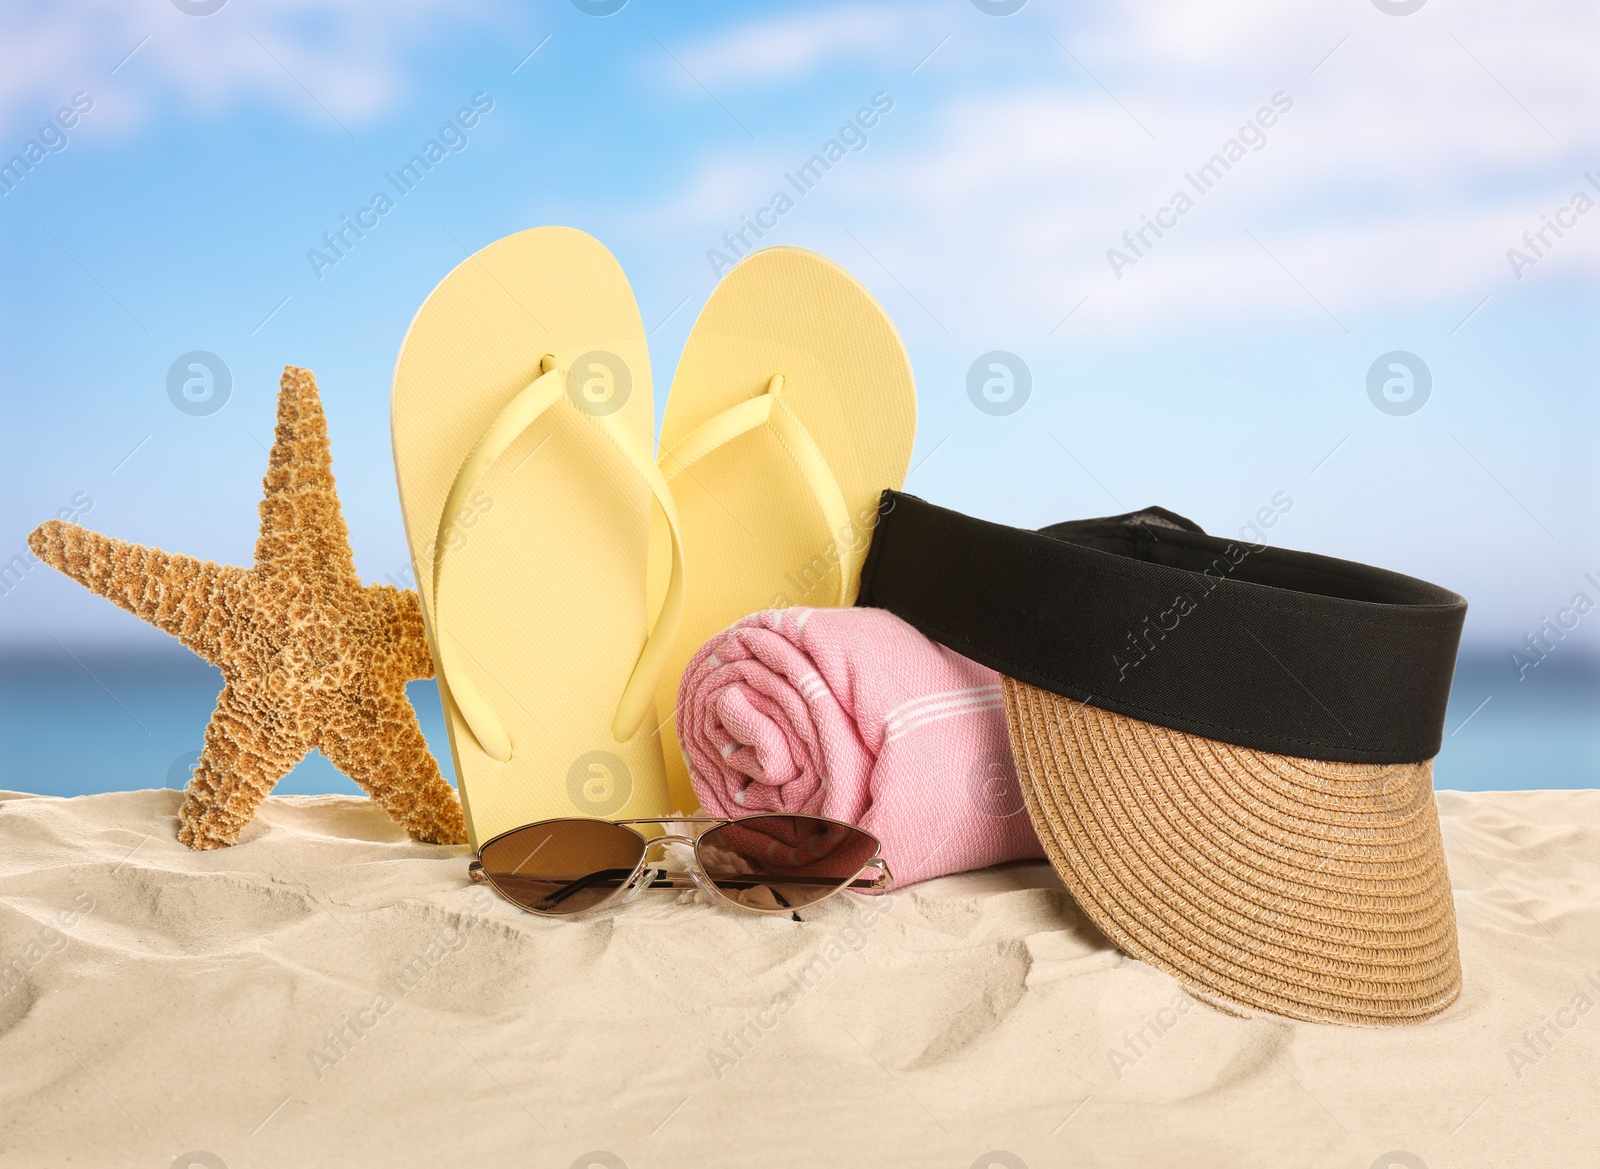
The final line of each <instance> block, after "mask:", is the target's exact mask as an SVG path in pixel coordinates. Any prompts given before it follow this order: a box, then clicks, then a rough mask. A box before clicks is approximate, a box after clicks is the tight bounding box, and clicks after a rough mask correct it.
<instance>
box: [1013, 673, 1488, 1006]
mask: <svg viewBox="0 0 1600 1169" xmlns="http://www.w3.org/2000/svg"><path fill="white" fill-rule="evenodd" d="M1003 688H1004V693H1005V698H1006V715H1007V719H1008V721H1009V724H1010V731H1011V749H1012V753H1013V755H1014V756H1015V757H1016V764H1017V774H1018V778H1019V779H1020V780H1021V781H1022V784H1021V786H1022V792H1023V797H1024V799H1025V801H1026V803H1027V807H1028V813H1029V815H1030V816H1031V817H1032V818H1033V823H1034V827H1035V828H1036V829H1037V830H1038V833H1039V837H1040V839H1041V840H1042V841H1043V842H1044V847H1045V852H1046V854H1047V855H1048V856H1049V857H1050V860H1051V862H1052V863H1053V864H1054V865H1055V867H1056V870H1057V871H1058V872H1059V873H1060V874H1061V878H1062V880H1063V881H1064V882H1065V883H1066V885H1067V888H1068V890H1069V891H1070V892H1071V893H1072V895H1073V897H1074V898H1076V900H1077V901H1078V903H1079V905H1080V906H1081V907H1082V908H1083V910H1084V912H1085V913H1086V914H1088V916H1089V917H1090V918H1091V919H1092V920H1093V921H1094V922H1095V924H1096V925H1098V926H1099V927H1100V929H1101V930H1103V931H1104V932H1105V934H1106V936H1107V937H1109V938H1110V939H1111V940H1112V941H1114V942H1115V943H1116V944H1117V945H1118V946H1120V947H1121V948H1122V949H1123V950H1125V951H1126V952H1127V953H1129V954H1131V955H1133V956H1134V957H1137V958H1140V959H1142V960H1143V961H1146V962H1149V963H1150V964H1151V965H1153V966H1157V967H1159V968H1161V969H1163V970H1166V971H1167V972H1168V973H1170V974H1172V975H1173V976H1174V977H1176V978H1178V979H1179V980H1180V981H1182V982H1184V983H1186V984H1188V985H1189V986H1190V987H1191V988H1193V989H1194V990H1196V991H1197V992H1198V993H1200V994H1201V995H1202V996H1203V997H1213V996H1214V997H1217V998H1221V999H1225V1000H1229V1001H1231V1002H1234V1003H1237V1004H1240V1005H1242V1006H1245V1007H1253V1008H1259V1009H1261V1010H1266V1011H1271V1012H1274V1013H1276V1014H1280V1015H1286V1016H1289V1017H1291V1018H1296V1019H1308V1020H1313V1021H1319V1022H1335V1023H1350V1024H1396V1023H1410V1022H1416V1021H1418V1020H1421V1019H1424V1018H1427V1017H1428V1016H1430V1015H1434V1014H1437V1013H1438V1012H1439V1011H1442V1010H1443V1009H1444V1008H1445V1007H1447V1006H1449V1005H1450V1004H1451V1003H1452V1002H1454V1001H1455V998H1456V996H1457V995H1458V994H1460V992H1461V960H1460V955H1459V953H1458V950H1457V944H1456V921H1455V905H1454V902H1453V901H1452V899H1451V895H1450V877H1449V874H1448V873H1447V872H1446V870H1445V860H1444V848H1443V843H1442V841H1441V839H1440V834H1439V814H1438V810H1437V808H1436V806H1435V804H1434V799H1433V764H1432V761H1431V760H1426V761H1423V762H1420V763H1403V764H1369V763H1330V762H1320V761H1317V760H1312V759H1295V758H1290V757H1287V756H1283V755H1273V754H1269V753H1267V752H1264V751H1256V750H1251V749H1248V748H1244V747H1236V746H1231V745H1229V744H1227V743H1220V742H1216V741H1214V740H1211V739H1204V738H1200V737H1198V736H1196V735H1189V734H1184V733H1181V732H1178V731H1173V730H1169V729H1167V728H1165V727H1159V726H1155V725H1153V724H1151V723H1147V722H1141V721H1140V720H1138V719H1134V718H1129V717H1126V716H1124V715H1119V714H1112V713H1109V712H1107V711H1104V710H1100V709H1097V708H1095V707H1093V706H1087V705H1084V704H1082V703H1079V702H1075V701H1073V700H1072V699H1068V698H1063V697H1061V696H1059V695H1056V694H1051V693H1049V692H1048V691H1044V690H1039V689H1036V688H1034V687H1032V686H1028V685H1025V684H1023V683H1021V682H1017V681H1015V680H1014V679H1011V678H1006V679H1004V681H1003Z"/></svg>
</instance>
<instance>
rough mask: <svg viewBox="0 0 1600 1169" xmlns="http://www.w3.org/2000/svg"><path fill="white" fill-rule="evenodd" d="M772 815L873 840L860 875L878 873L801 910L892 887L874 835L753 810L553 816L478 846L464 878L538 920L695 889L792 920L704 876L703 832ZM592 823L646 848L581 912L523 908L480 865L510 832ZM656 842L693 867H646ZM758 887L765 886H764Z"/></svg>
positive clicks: (822, 819)
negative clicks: (681, 852)
mask: <svg viewBox="0 0 1600 1169" xmlns="http://www.w3.org/2000/svg"><path fill="white" fill-rule="evenodd" d="M770 816H783V817H785V818H787V819H791V820H816V821H817V822H819V823H822V824H833V825H837V826H838V827H840V828H848V829H850V830H851V831H852V832H859V833H861V835H863V836H865V837H867V839H869V840H871V841H872V846H873V856H872V859H870V860H868V861H867V862H866V863H865V864H863V865H862V866H861V869H860V870H859V872H862V873H864V872H866V871H867V870H868V869H874V870H876V875H875V876H874V877H872V878H871V879H870V880H862V879H861V878H860V877H859V875H858V876H857V877H856V878H855V879H853V880H851V881H848V882H846V883H845V884H842V885H840V886H838V887H837V888H835V889H833V890H831V891H830V892H828V893H826V894H825V895H823V896H821V897H819V898H817V899H816V900H815V901H812V902H809V903H808V904H806V905H803V906H801V907H800V908H802V909H809V908H811V907H812V906H814V905H821V904H822V903H823V902H824V901H827V900H828V899H829V898H831V897H834V896H836V895H837V894H839V893H843V892H844V891H845V890H846V889H859V890H869V889H870V890H882V889H887V888H888V887H889V886H890V884H892V883H893V881H894V875H893V874H892V873H891V872H890V871H889V862H888V861H886V860H884V859H883V842H882V841H880V840H879V839H878V838H877V837H876V836H874V835H873V834H872V833H870V832H868V831H867V830H866V829H865V828H858V827H857V826H856V825H854V824H846V823H845V822H844V821H843V820H835V819H832V818H831V817H828V816H809V815H805V814H791V813H788V812H757V813H754V814H752V815H749V816H735V817H733V818H732V819H728V818H725V817H722V816H639V817H635V818H633V819H628V820H607V819H604V818H603V817H597V816H556V817H552V818H551V819H549V820H535V821H534V822H533V823H531V824H523V825H520V826H519V827H516V828H509V829H507V830H506V831H504V832H501V833H500V834H498V835H497V836H493V837H491V838H490V839H488V840H486V841H484V842H483V843H482V844H481V845H479V846H478V851H477V856H476V859H474V860H473V861H472V863H471V864H470V865H468V866H467V875H468V876H469V877H470V878H471V879H472V880H473V881H474V882H477V883H478V884H487V885H489V886H490V887H491V888H493V889H494V891H495V892H496V893H498V894H500V896H502V897H504V898H505V899H506V900H507V901H509V902H511V904H513V905H515V906H516V907H517V908H518V909H521V910H523V911H524V912H526V913H532V914H536V915H538V916H539V917H555V918H568V917H577V916H579V915H580V914H584V913H590V912H592V911H594V910H596V909H600V908H602V907H603V906H606V905H610V904H611V903H613V902H614V901H617V900H618V899H625V900H629V901H631V900H632V899H633V898H634V897H637V896H638V895H639V894H640V893H642V892H643V891H644V890H646V889H699V890H700V891H701V892H702V893H705V894H707V895H708V896H710V897H713V898H715V899H716V900H719V901H723V902H726V903H727V904H729V905H732V906H734V907H735V908H737V909H743V910H745V911H746V912H749V913H767V914H788V915H790V916H795V914H796V910H795V908H794V907H786V906H777V907H775V908H772V909H763V908H761V907H759V906H755V905H746V904H745V903H744V902H742V901H736V900H734V899H733V898H732V897H731V896H729V895H728V894H727V893H725V892H724V891H723V890H722V889H720V888H718V887H717V883H716V881H715V880H713V879H712V877H711V876H710V874H708V873H707V872H706V868H705V864H704V863H703V862H702V861H701V859H700V841H701V840H702V839H703V838H704V837H705V835H706V833H707V832H708V831H710V830H711V828H721V827H725V826H726V825H729V824H738V823H741V822H743V821H747V820H760V819H765V818H767V817H770ZM595 823H600V824H615V825H617V826H618V827H620V828H626V829H627V830H628V831H630V832H632V833H633V834H634V835H635V836H637V837H638V838H639V839H640V841H641V842H643V844H644V847H643V848H642V849H640V851H639V861H638V863H637V864H635V865H634V866H633V871H632V872H631V873H629V874H628V876H627V878H626V879H625V880H622V881H619V882H618V883H617V888H616V890H615V891H614V892H613V893H611V895H610V896H608V897H606V898H605V899H604V900H602V901H596V902H595V903H594V904H593V905H589V906H586V907H585V908H583V909H580V910H576V911H574V912H571V913H552V912H550V911H549V910H544V909H533V908H531V907H529V906H527V905H524V904H523V903H522V902H521V901H519V900H517V899H516V898H515V897H513V896H511V895H510V894H509V893H507V892H506V891H505V890H504V889H502V888H501V887H500V886H499V885H498V884H496V883H495V879H494V877H492V876H491V875H490V874H489V871H488V870H487V869H485V868H484V867H483V853H484V850H485V849H487V848H488V847H489V846H490V845H491V844H494V843H495V841H497V840H503V839H504V838H505V837H507V836H510V835H512V834H513V833H516V832H526V831H527V830H528V829H530V828H539V827H542V826H544V825H546V824H595ZM635 824H659V825H665V826H668V827H670V826H672V825H675V824H706V825H710V826H711V828H705V829H701V830H700V831H699V832H697V833H695V835H694V836H692V837H690V836H685V835H683V834H682V833H679V832H665V833H663V834H661V835H660V836H646V835H645V834H644V833H643V832H640V831H639V830H638V829H637V828H635V827H633V826H634V825H635ZM657 844H661V845H666V844H685V845H688V846H689V852H690V856H691V857H692V858H693V864H692V865H691V867H690V868H689V869H687V870H682V871H678V870H670V869H665V868H662V867H660V866H659V865H656V864H651V863H649V856H650V848H651V846H652V845H657ZM529 855H530V856H531V855H532V854H531V853H530V854H529ZM647 872H648V873H649V874H650V879H649V880H644V881H641V880H640V877H641V876H642V875H643V874H644V873H647ZM761 883H763V884H765V883H768V882H761Z"/></svg>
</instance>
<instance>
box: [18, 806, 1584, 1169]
mask: <svg viewBox="0 0 1600 1169" xmlns="http://www.w3.org/2000/svg"><path fill="white" fill-rule="evenodd" d="M180 799H181V793H178V792H175V791H167V790H155V791H129V792H120V793H112V794H105V795H93V796H84V797H78V798H73V799H59V798H53V797H38V796H28V795H20V794H9V793H8V794H0V981H3V988H0V989H3V995H0V1068H3V1069H4V1071H3V1075H0V1164H3V1165H7V1166H10V1165H17V1166H57V1165H65V1164H69V1163H70V1164H83V1165H94V1166H123V1165H127V1166H161V1167H162V1169H165V1167H166V1166H169V1165H173V1164H174V1163H176V1164H186V1163H189V1164H198V1165H213V1166H214V1165H225V1166H227V1167H228V1169H246V1167H249V1166H268V1165H291V1164H292V1165H297V1166H315V1165H342V1164H350V1163H353V1162H355V1161H356V1160H357V1159H359V1161H360V1162H361V1163H371V1164H385V1165H393V1166H409V1165H430V1166H431V1165H438V1164H441V1163H443V1164H471V1165H474V1166H497V1165H517V1166H555V1167H559V1169H567V1167H568V1166H573V1165H586V1164H599V1165H607V1166H612V1167H613V1169H614V1166H616V1165H626V1166H630V1167H633V1169H642V1167H646V1166H679V1165H682V1166H697V1167H707V1166H750V1165H756V1164H761V1165H777V1166H788V1165H795V1166H800V1165H819V1164H840V1165H869V1164H870V1165H874V1166H898V1165H906V1166H935V1165H949V1166H956V1167H959V1169H966V1167H967V1166H969V1165H979V1166H981V1165H986V1164H997V1165H1007V1166H1013V1167H1014V1166H1015V1165H1019V1164H1020V1165H1027V1166H1032V1167H1035V1169H1037V1167H1039V1166H1052V1165H1074V1166H1116V1165H1164V1164H1180V1163H1181V1164H1184V1165H1188V1166H1218V1167H1222V1166H1227V1167H1229V1169H1244V1167H1249V1166H1263V1167H1266V1166H1273V1167H1279V1166H1284V1165H1296V1166H1323V1165H1326V1166H1354V1167H1356V1169H1368V1166H1383V1165H1387V1164H1390V1163H1394V1164H1399V1165H1406V1166H1413V1167H1414V1166H1417V1165H1422V1166H1428V1167H1431V1169H1441V1167H1443V1166H1452V1167H1458V1169H1459V1167H1469V1166H1495V1167H1504V1166H1515V1165H1534V1164H1538V1165H1578V1164H1582V1163H1585V1162H1586V1161H1588V1160H1589V1159H1592V1157H1593V1156H1594V1153H1593V1150H1594V1148H1595V1147H1596V1146H1597V1145H1600V1115H1597V1112H1596V1108H1595V1103H1594V1102H1595V1098H1596V1091H1597V1088H1600V1059H1597V1058H1596V1055H1597V1049H1600V1011H1597V1010H1595V1007H1596V1006H1597V1005H1600V793H1597V792H1592V791H1571V792H1516V793H1489V794H1470V795H1469V794H1462V793H1455V792H1442V793H1440V796H1439V802H1440V810H1441V812H1442V815H1443V822H1444V835H1445V842H1446V845H1447V848H1448V856H1449V864H1450V872H1451V879H1452V884H1453V887H1454V892H1455V898H1456V907H1457V912H1458V915H1459V921H1460V931H1461V946H1462V958H1463V964H1464V966H1465V971H1466V986H1465V990H1464V992H1463V994H1462V997H1461V999H1460V1000H1459V1001H1458V1002H1457V1003H1456V1004H1455V1005H1454V1006H1452V1007H1450V1008H1449V1009H1448V1010H1446V1011H1445V1012H1444V1013H1443V1014H1442V1015H1440V1016H1438V1017H1437V1018H1435V1019H1433V1020H1430V1021H1429V1022H1427V1023H1425V1024H1423V1025H1421V1026H1416V1027H1406V1028H1395V1029H1354V1028H1345V1027H1332V1026H1321V1025H1315V1024H1302V1023H1295V1022H1289V1021H1286V1020H1282V1019H1277V1018H1273V1017H1269V1016H1258V1017H1254V1018H1236V1017H1230V1016H1228V1015H1225V1014H1222V1013H1220V1012H1218V1011H1216V1010H1213V1009H1211V1008H1209V1007H1206V1006H1203V1005H1201V1004H1200V1003H1199V1002H1198V1001H1196V1000H1193V999H1191V998H1190V997H1189V996H1188V995H1186V994H1185V993H1184V991H1183V990H1182V989H1181V987H1180V986H1179V985H1178V984H1177V983H1175V982H1174V981H1173V980H1172V979H1171V978H1169V977H1167V976H1166V975H1164V974H1161V973H1158V972H1156V971H1155V970H1153V969H1151V968H1149V967H1147V966H1145V965H1143V964H1141V963H1138V962H1135V961H1131V960H1129V959H1126V958H1124V957H1123V956H1121V955H1120V954H1119V953H1118V952H1117V951H1116V950H1114V949H1113V948H1112V947H1110V946H1109V945H1108V944H1107V943H1106V941H1105V940H1104V939H1103V938H1102V937H1101V936H1100V935H1099V934H1098V933H1097V932H1096V931H1095V930H1094V929H1093V927H1092V926H1090V925H1089V924H1088V923H1087V922H1086V921H1085V920H1084V918H1083V917H1082V916H1081V915H1080V914H1079V913H1078V911H1077V909H1076V908H1075V906H1074V905H1073V903H1072V902H1071V900H1070V899H1069V898H1068V897H1067V896H1066V894H1065V893H1064V891H1063V889H1062V887H1061V885H1060V883H1059V881H1058V880H1057V879H1056V877H1055V876H1054V874H1053V873H1052V871H1051V870H1050V869H1049V867H1048V866H1047V865H1045V864H1043V863H1019V864H1012V865H1006V866H1001V867H999V868H996V869H990V870H986V871H983V872H979V873H972V874H966V875H962V876H956V877H947V878H942V879H939V880H934V881H928V882H926V883H923V884H921V885H916V886H911V887H908V888H906V889H904V890H903V891H901V892H899V893H897V894H894V895H891V896H889V897H884V898H877V899H869V898H864V897H862V898H855V897H851V898H840V899H837V900H836V901H835V902H832V903H829V904H828V905H825V906H822V907H819V908H818V909H817V910H815V911H813V912H811V913H809V914H808V915H807V916H808V917H809V920H807V921H805V922H804V923H801V924H797V923H795V922H793V921H791V920H788V919H769V918H763V917H757V916H755V915H746V914H740V913H738V912H736V911H732V910H727V909H721V908H715V907H712V906H709V905H706V904H703V903H698V902H695V901H693V900H692V899H691V897H692V895H690V896H689V897H685V898H680V897H679V896H678V895H677V894H674V893H670V892H668V893H661V894H646V895H645V896H643V897H641V898H640V899H639V900H637V901H635V902H634V903H632V904H631V905H627V906H625V907H622V908H620V909H617V910H614V911H603V912H601V913H599V914H597V915H593V916H590V917H586V918H583V919H580V920H577V921H572V922H559V921H548V920H544V919H540V918H536V917H533V916H530V915H528V914H525V913H522V912H520V911H519V910H517V909H516V908H515V907H513V906H511V905H509V904H507V903H505V902H504V901H501V900H499V899H498V898H497V897H495V896H494V895H492V894H491V893H489V892H487V891H486V890H484V889H482V888H481V887H475V886H473V885H471V884H469V882H468V881H467V878H466V850H465V849H464V848H440V847H433V846H427V845H420V844H416V843H413V842H411V841H409V840H407V839H406V838H405V836H404V834H403V833H402V832H401V830H400V829H399V828H398V826H396V825H395V824H394V823H392V822H391V821H389V820H388V819H387V818H386V817H385V816H384V815H383V814H382V813H381V812H380V811H379V810H378V809H376V808H375V807H373V806H371V805H369V804H368V803H367V801H365V800H361V799H353V798H347V797H343V796H295V797H275V798H272V799H269V800H268V801H267V803H266V804H265V806H264V807H263V809H262V812H261V814H260V816H259V817H258V818H257V819H256V821H255V822H254V823H253V824H251V825H250V826H249V827H248V828H247V829H246V831H245V833H244V837H243V841H242V843H241V844H239V845H238V846H237V847H234V848H229V849H222V850H219V851H216V852H208V853H195V852H190V851H189V850H188V849H186V848H184V847H183V846H182V845H180V844H179V843H178V842H177V840H176V839H175V817H176V813H177V809H178V804H179V801H180ZM1585 1148H1587V1149H1589V1150H1590V1152H1589V1153H1587V1154H1585V1153H1583V1152H1582V1150H1583V1149H1585ZM180 1154H191V1155H192V1156H190V1157H189V1160H188V1161H184V1160H182V1159H181V1158H180ZM1386 1155H1387V1156H1388V1160H1384V1157H1385V1156H1386ZM1008 1158H1009V1159H1008ZM1407 1158H1410V1159H1407ZM175 1159H178V1160H176V1162H175Z"/></svg>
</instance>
